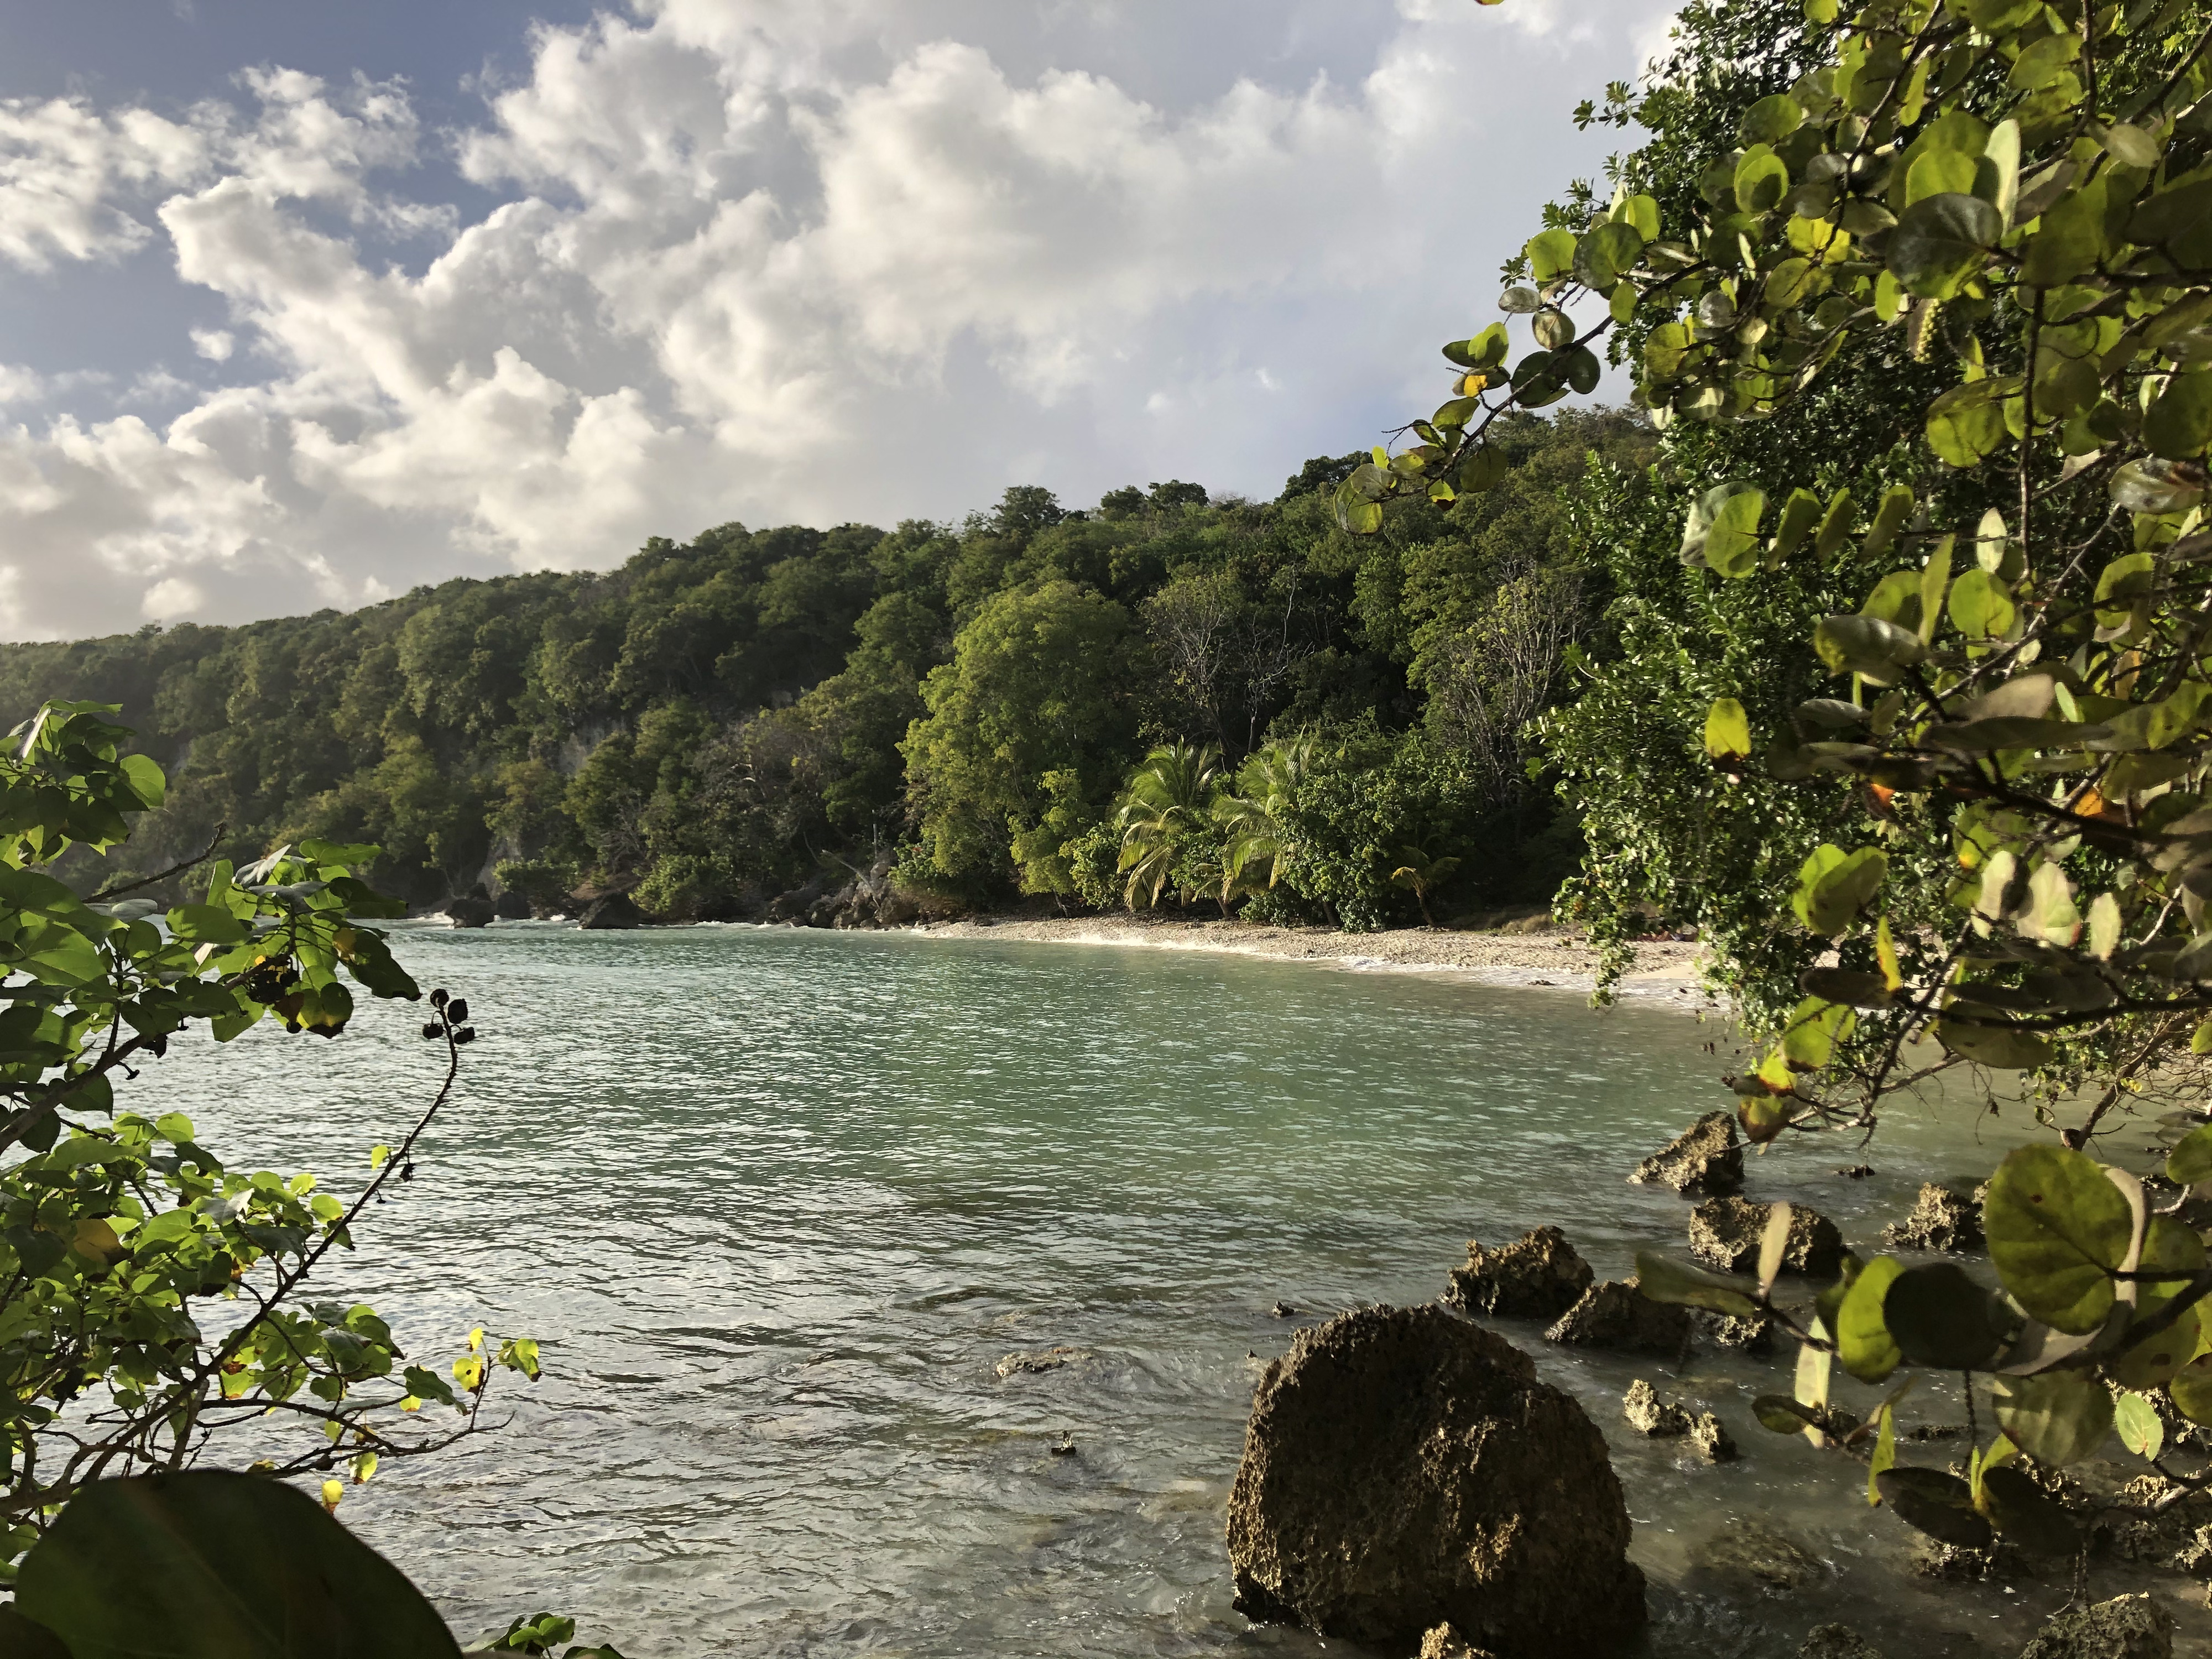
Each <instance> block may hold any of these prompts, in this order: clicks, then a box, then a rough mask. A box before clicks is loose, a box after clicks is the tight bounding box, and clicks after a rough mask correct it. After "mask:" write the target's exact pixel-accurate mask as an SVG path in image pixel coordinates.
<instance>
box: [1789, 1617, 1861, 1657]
mask: <svg viewBox="0 0 2212 1659" xmlns="http://www.w3.org/2000/svg"><path fill="white" fill-rule="evenodd" d="M1797 1659H1882V1653H1881V1649H1880V1648H1878V1647H1876V1646H1875V1644H1873V1643H1871V1642H1869V1641H1868V1640H1867V1639H1866V1638H1865V1637H1863V1636H1862V1635H1860V1634H1859V1633H1858V1632H1857V1631H1855V1630H1853V1629H1852V1628H1851V1627H1850V1626H1849V1625H1818V1626H1814V1628H1813V1630H1812V1631H1810V1632H1808V1634H1807V1635H1806V1638H1805V1645H1804V1646H1803V1647H1802V1648H1800V1649H1798V1650H1797Z"/></svg>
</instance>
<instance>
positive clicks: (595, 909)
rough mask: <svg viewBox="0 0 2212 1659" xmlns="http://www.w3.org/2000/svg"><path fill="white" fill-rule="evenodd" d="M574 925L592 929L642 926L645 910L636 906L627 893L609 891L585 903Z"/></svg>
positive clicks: (643, 924)
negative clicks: (605, 894) (582, 911)
mask: <svg viewBox="0 0 2212 1659" xmlns="http://www.w3.org/2000/svg"><path fill="white" fill-rule="evenodd" d="M576 925H577V926H578V927H584V928H587V929H592V930H594V931H598V930H604V929H609V928H617V927H644V926H645V912H644V911H642V910H641V909H639V908H637V905H636V904H635V902H633V901H632V900H631V898H630V896H629V894H628V893H609V894H608V895H607V896H605V897H604V898H595V899H593V900H592V902H591V903H590V904H588V905H586V907H585V908H584V914H583V915H582V916H581V917H580V918H579V919H578V921H577V923H576Z"/></svg>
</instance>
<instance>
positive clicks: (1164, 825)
mask: <svg viewBox="0 0 2212 1659" xmlns="http://www.w3.org/2000/svg"><path fill="white" fill-rule="evenodd" d="M1220 764H1221V751H1220V750H1218V749H1216V748H1214V747H1213V746H1212V744H1206V745H1203V746H1194V745H1192V744H1187V743H1170V744H1161V745H1160V746H1159V747H1158V748H1157V749H1155V750H1152V752H1151V753H1150V754H1148V755H1146V757H1145V762H1144V764H1143V765H1141V766H1139V767H1138V768H1137V769H1136V770H1135V771H1133V772H1132V773H1130V775H1129V781H1128V782H1127V784H1125V785H1124V786H1123V787H1122V790H1121V802H1120V804H1119V805H1118V806H1117V807H1116V808H1115V814H1114V823H1115V827H1116V828H1117V829H1120V831H1121V857H1120V859H1119V860H1117V861H1116V868H1117V869H1118V870H1119V871H1120V872H1121V875H1122V876H1123V878H1124V884H1123V887H1122V899H1123V902H1126V903H1127V905H1128V907H1129V908H1131V909H1132V910H1136V909H1147V910H1148V909H1150V908H1152V906H1154V905H1156V904H1158V902H1160V893H1161V890H1163V889H1164V888H1165V887H1166V886H1167V884H1168V880H1169V877H1170V873H1171V872H1173V871H1174V869H1175V867H1176V864H1177V862H1178V861H1179V860H1181V859H1182V856H1183V854H1184V852H1185V849H1186V846H1187V844H1188V842H1190V841H1191V840H1192V839H1193V838H1194V836H1197V835H1198V834H1199V833H1200V831H1201V830H1202V829H1206V827H1207V825H1208V824H1209V823H1210V820H1209V817H1208V809H1209V807H1210V805H1211V804H1212V798H1213V793H1214V790H1215V788H1216V787H1217V785H1218V781H1219V778H1220ZM1225 908H1226V907H1225Z"/></svg>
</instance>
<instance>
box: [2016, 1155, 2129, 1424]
mask: <svg viewBox="0 0 2212 1659" xmlns="http://www.w3.org/2000/svg"><path fill="white" fill-rule="evenodd" d="M1982 1226H1983V1231H1984V1232H1985V1233H1986V1234H1987V1235H1988V1237H1989V1242H1990V1260H1991V1261H1994V1262H1995V1263H1996V1270H1997V1276H1998V1277H1999V1278H2000V1279H2002V1280H2003V1281H2004V1287H2005V1289H2006V1290H2008V1291H2010V1292H2011V1293H2012V1295H2013V1297H2014V1299H2015V1301H2017V1302H2018V1303H2019V1304H2020V1305H2021V1307H2022V1308H2023V1309H2025V1310H2027V1313H2028V1315H2029V1316H2031V1317H2032V1318H2035V1319H2039V1320H2041V1321H2042V1322H2044V1323H2045V1324H2046V1325H2048V1326H2050V1327H2051V1328H2052V1329H2054V1330H2059V1331H2063V1332H2065V1333H2066V1334H2069V1336H2084V1335H2087V1334H2089V1333H2090V1332H2092V1331H2094V1330H2096V1329H2098V1328H2100V1326H2101V1325H2103V1323H2104V1322H2105V1319H2106V1316H2107V1315H2109V1314H2110V1313H2111V1312H2112V1302H2113V1290H2112V1273H2115V1272H2117V1271H2118V1267H2119V1265H2120V1263H2121V1262H2122V1261H2124V1260H2125V1259H2126V1256H2127V1253H2128V1249H2129V1247H2130V1245H2131V1244H2132V1243H2134V1241H2135V1216H2134V1212H2132V1211H2131V1210H2130V1208H2129V1206H2128V1201H2127V1200H2126V1199H2124V1197H2122V1196H2121V1195H2120V1191H2119V1188H2117V1187H2115V1186H2114V1185H2113V1184H2112V1182H2110V1181H2109V1180H2107V1179H2106V1176H2105V1172H2104V1171H2103V1170H2101V1169H2100V1168H2099V1167H2098V1166H2097V1164H2095V1163H2094V1162H2093V1160H2092V1159H2090V1158H2086V1157H2084V1156H2083V1155H2082V1154H2081V1153H2080V1152H2074V1151H2071V1150H2069V1149H2067V1148H2064V1147H2059V1146H2022V1147H2021V1148H2019V1149H2018V1150H2016V1151H2015V1152H2012V1153H2011V1154H2010V1155H2009V1156H2008V1157H2007V1158H2006V1159H2005V1161H2004V1162H2003V1163H2002V1164H1999V1165H1998V1166H1997V1172H1996V1175H1995V1176H1992V1177H1990V1184H1989V1190H1988V1192H1987V1194H1985V1196H1984V1199H1983V1202H1982ZM2030 1449H2032V1448H2030Z"/></svg>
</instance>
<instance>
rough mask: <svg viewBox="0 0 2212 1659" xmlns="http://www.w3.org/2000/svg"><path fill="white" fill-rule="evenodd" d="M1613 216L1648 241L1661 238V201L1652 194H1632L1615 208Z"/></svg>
mask: <svg viewBox="0 0 2212 1659" xmlns="http://www.w3.org/2000/svg"><path fill="white" fill-rule="evenodd" d="M1613 216H1614V217H1615V218H1616V219H1618V220H1620V222H1622V223H1623V224H1626V225H1627V226H1629V227H1630V228H1632V229H1633V230H1634V231H1635V232H1636V234H1637V235H1638V236H1639V237H1641V238H1642V239H1643V240H1644V241H1646V242H1656V241H1657V240H1659V203H1658V201H1657V199H1656V197H1650V196H1631V197H1628V198H1627V199H1626V200H1625V201H1623V202H1622V203H1621V204H1620V206H1619V207H1617V208H1615V209H1614V210H1613Z"/></svg>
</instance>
